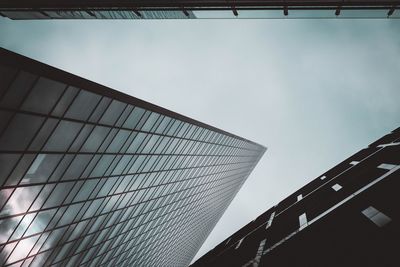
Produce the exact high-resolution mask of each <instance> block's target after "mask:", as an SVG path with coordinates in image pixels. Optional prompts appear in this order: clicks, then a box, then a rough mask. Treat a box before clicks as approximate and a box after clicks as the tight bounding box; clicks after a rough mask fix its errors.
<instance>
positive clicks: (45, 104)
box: [21, 77, 66, 114]
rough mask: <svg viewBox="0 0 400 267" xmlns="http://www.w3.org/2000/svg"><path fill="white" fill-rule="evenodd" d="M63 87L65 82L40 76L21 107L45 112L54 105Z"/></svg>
mask: <svg viewBox="0 0 400 267" xmlns="http://www.w3.org/2000/svg"><path fill="white" fill-rule="evenodd" d="M65 87H66V85H65V84H62V83H59V82H56V81H53V80H49V79H47V78H44V77H40V78H39V80H38V81H37V83H36V84H35V86H34V87H33V89H32V90H31V92H30V93H29V95H28V98H27V99H26V100H25V102H24V104H23V105H22V107H21V108H22V109H23V110H28V111H33V112H39V113H44V114H47V113H49V112H50V110H51V109H52V108H53V107H54V105H55V104H56V102H57V100H58V98H59V97H60V96H61V94H62V92H63V91H64V89H65Z"/></svg>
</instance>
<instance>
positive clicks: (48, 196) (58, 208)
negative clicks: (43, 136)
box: [23, 90, 111, 266]
mask: <svg viewBox="0 0 400 267" xmlns="http://www.w3.org/2000/svg"><path fill="white" fill-rule="evenodd" d="M82 91H83V90H79V91H78V92H76V94H75V97H74V98H73V100H72V101H71V102H70V104H69V106H68V107H67V108H66V109H65V111H64V112H63V114H62V115H61V120H63V118H64V116H65V114H66V113H67V112H68V110H69V108H70V107H71V106H72V104H73V103H74V101H75V99H76V98H77V97H78V95H79V94H80V92H82ZM101 101H102V98H100V99H99V100H98V102H97V103H96V105H95V107H94V108H93V110H92V112H91V114H90V115H89V117H88V118H87V120H88V119H89V118H90V117H91V116H92V114H93V113H94V112H95V111H96V109H97V107H98V105H99V104H100V103H101ZM110 103H111V101H110V102H109V103H108V104H110ZM84 127H85V123H83V124H82V126H81V129H80V131H79V132H78V133H77V134H76V136H75V138H74V140H73V141H72V142H71V144H70V146H69V148H70V147H71V146H72V145H73V144H74V143H75V140H76V138H78V136H79V135H80V132H81V131H82V129H83V128H84ZM93 130H94V128H92V131H93ZM51 136H52V134H51V135H49V138H50V137H51ZM89 136H90V133H89V134H88V136H87V137H86V138H88V137H89ZM45 144H46V142H45V143H44V145H43V146H45ZM82 145H83V143H82ZM69 148H68V150H69ZM64 157H65V155H63V157H62V158H61V159H60V161H59V162H58V164H57V166H56V167H55V168H54V170H53V172H55V170H56V169H57V168H58V165H59V164H60V163H61V162H62V160H63V158H64ZM75 157H76V154H75V155H74V157H73V158H72V159H71V161H70V162H69V164H68V165H67V167H66V168H65V169H64V171H63V172H62V173H61V175H60V179H62V177H63V176H64V174H65V172H66V171H67V170H68V169H69V167H70V166H71V164H72V162H73V160H74V159H75ZM53 172H52V173H51V174H50V175H49V179H50V177H52V174H53ZM82 172H83V171H82ZM81 174H82V173H81ZM77 183H78V181H76V182H75V183H74V184H73V186H72V187H71V191H70V192H68V194H67V195H66V196H65V197H64V199H63V200H62V201H61V204H62V203H63V202H64V201H65V200H66V199H67V198H68V197H69V196H70V194H71V192H73V191H72V190H73V189H74V187H75V186H76V184H77ZM83 184H84V183H82V186H83ZM55 188H56V185H55V186H54V187H53V188H52V190H51V192H50V193H49V194H48V195H47V197H46V199H45V200H44V201H43V204H42V207H43V205H44V204H45V203H46V202H47V200H48V199H49V198H50V196H51V195H52V193H53V191H54V190H55ZM80 189H81V188H79V189H78V190H77V192H76V193H75V195H74V196H73V197H72V199H73V198H75V196H76V195H77V194H78V193H79V191H80ZM54 208H55V209H56V211H55V213H54V215H53V218H52V219H51V220H49V222H48V223H47V226H46V228H47V227H48V226H49V225H50V224H51V223H52V221H53V220H56V222H55V223H54V224H55V225H57V224H58V222H59V221H60V220H61V219H62V218H63V216H64V213H65V212H66V211H67V208H65V211H64V212H63V213H62V214H59V218H58V219H57V218H56V215H57V214H58V212H59V211H60V208H61V206H59V207H52V208H50V209H54ZM40 210H41V209H39V210H38V211H40ZM46 228H45V229H46ZM42 234H43V232H42V233H41V234H40V235H39V238H38V239H37V241H36V242H35V244H34V245H33V246H32V248H31V250H30V252H29V254H30V253H31V252H32V250H33V249H34V248H35V247H36V244H37V242H39V240H40V239H41V237H42ZM50 235H51V231H50V234H49V235H48V236H47V237H46V238H45V240H44V241H43V243H42V244H41V245H40V247H41V246H43V245H44V244H46V242H47V240H48V238H49V237H50ZM40 247H39V248H38V251H39V250H40V249H41V248H40ZM29 254H28V255H29ZM33 261H34V259H32V260H31V262H30V263H29V265H28V266H30V265H31V264H32V262H33ZM24 262H25V260H24V261H23V263H24Z"/></svg>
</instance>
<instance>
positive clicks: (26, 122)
mask: <svg viewBox="0 0 400 267" xmlns="http://www.w3.org/2000/svg"><path fill="white" fill-rule="evenodd" d="M43 120H44V119H43V118H40V117H37V116H31V115H26V114H17V115H16V116H15V117H14V119H13V120H12V121H11V123H10V125H9V126H8V128H7V129H6V131H5V132H4V134H3V136H2V137H1V138H0V147H1V149H3V150H25V149H26V147H27V146H28V144H29V142H30V141H31V139H32V138H33V136H34V134H35V133H36V131H37V130H38V129H39V127H40V125H41V124H42V122H43Z"/></svg>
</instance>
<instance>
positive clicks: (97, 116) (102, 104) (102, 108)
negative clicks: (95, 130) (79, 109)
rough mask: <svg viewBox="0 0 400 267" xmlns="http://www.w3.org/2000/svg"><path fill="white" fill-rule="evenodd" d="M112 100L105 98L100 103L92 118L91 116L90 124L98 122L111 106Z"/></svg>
mask: <svg viewBox="0 0 400 267" xmlns="http://www.w3.org/2000/svg"><path fill="white" fill-rule="evenodd" d="M110 102H111V99H110V98H108V97H103V98H102V99H101V101H100V103H99V104H98V105H97V107H96V109H95V111H94V112H93V114H92V116H90V118H89V121H90V122H97V121H98V120H99V119H100V117H101V116H102V115H103V113H104V111H105V110H106V108H107V107H108V105H109V104H110Z"/></svg>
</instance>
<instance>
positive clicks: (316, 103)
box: [0, 18, 400, 257]
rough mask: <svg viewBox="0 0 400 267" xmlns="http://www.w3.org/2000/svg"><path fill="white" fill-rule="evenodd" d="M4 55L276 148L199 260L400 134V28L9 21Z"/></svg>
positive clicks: (1, 27) (2, 34) (396, 23)
mask: <svg viewBox="0 0 400 267" xmlns="http://www.w3.org/2000/svg"><path fill="white" fill-rule="evenodd" d="M0 45H1V46H2V47H4V48H6V49H9V50H12V51H15V52H17V53H20V54H23V55H26V56H29V57H32V58H34V59H37V60H40V61H42V62H45V63H47V64H50V65H53V66H55V67H58V68H61V69H63V70H66V71H69V72H72V73H74V74H76V75H79V76H83V77H85V78H87V79H90V80H93V81H96V82H98V83H101V84H104V85H107V86H109V87H112V88H114V89H117V90H119V91H122V92H125V93H127V94H131V95H133V96H135V97H138V98H141V99H144V100H147V101H150V102H152V103H155V104H157V105H160V106H163V107H165V108H168V109H171V110H173V111H176V112H179V113H182V114H184V115H187V116H189V117H192V118H194V119H197V120H200V121H202V122H205V123H207V124H211V125H213V126H216V127H218V128H221V129H224V130H226V131H229V132H232V133H234V134H237V135H239V136H243V137H245V138H248V139H250V140H253V141H255V142H258V143H260V144H262V145H264V146H267V147H268V151H267V152H266V154H265V155H264V157H263V158H262V159H261V161H260V163H259V165H258V166H257V167H256V169H255V170H254V172H253V173H252V175H251V176H250V177H249V179H248V180H247V182H246V183H245V185H244V186H243V187H242V189H241V191H240V192H239V193H238V194H237V196H236V198H235V199H234V201H233V202H232V204H231V205H230V207H229V208H228V210H227V211H226V213H225V214H224V216H223V217H222V218H221V220H220V221H219V223H218V224H217V226H216V228H215V229H214V230H213V232H212V233H211V235H210V236H209V238H208V239H207V241H206V242H205V243H204V245H203V247H202V248H201V249H200V251H199V253H198V255H197V256H196V257H199V256H201V255H202V254H204V253H206V252H207V251H208V250H210V249H212V248H213V247H214V246H215V245H217V244H218V243H220V242H221V241H222V240H223V239H225V238H226V237H228V236H229V235H231V234H232V233H233V232H235V231H236V230H238V229H239V228H241V227H242V226H244V225H245V224H247V223H248V222H249V221H251V220H253V219H255V218H256V217H257V216H258V215H260V214H261V213H262V212H263V211H265V210H266V209H268V208H270V207H271V206H273V205H275V204H276V203H278V202H279V201H280V200H282V199H283V198H284V197H286V196H287V195H289V194H291V193H293V192H294V191H295V190H297V189H298V188H300V187H301V186H303V185H305V184H306V183H307V182H309V181H311V180H312V179H315V178H316V177H317V176H319V175H320V174H322V173H323V172H325V171H327V170H328V169H329V168H331V167H333V166H335V165H336V164H337V163H339V162H340V161H342V160H344V159H345V158H346V157H348V156H350V155H352V154H353V153H355V152H357V151H358V150H360V149H362V148H363V147H366V146H367V145H368V144H369V143H371V142H372V141H374V140H376V139H377V138H379V137H381V136H382V135H384V134H386V133H388V132H389V131H391V130H393V129H395V128H397V127H399V126H400V104H399V100H400V20H387V19H383V20H335V19H332V20H285V19H283V20H235V19H233V20H190V21H189V20H169V21H11V20H8V19H4V18H1V19H0Z"/></svg>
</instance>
